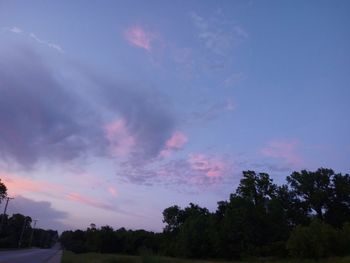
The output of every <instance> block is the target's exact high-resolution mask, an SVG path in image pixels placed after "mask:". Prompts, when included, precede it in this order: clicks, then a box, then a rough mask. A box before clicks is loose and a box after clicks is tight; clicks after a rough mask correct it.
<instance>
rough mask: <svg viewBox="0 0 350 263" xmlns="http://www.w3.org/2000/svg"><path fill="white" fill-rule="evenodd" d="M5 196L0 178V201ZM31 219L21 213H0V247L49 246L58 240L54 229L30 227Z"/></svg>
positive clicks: (5, 192) (5, 190)
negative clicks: (9, 214) (10, 214)
mask: <svg viewBox="0 0 350 263" xmlns="http://www.w3.org/2000/svg"><path fill="white" fill-rule="evenodd" d="M6 197H7V188H6V186H5V185H4V184H3V183H1V180H0V203H1V201H3V200H4V199H5V198H6ZM31 223H32V219H31V218H30V217H29V216H24V215H22V214H13V215H12V216H11V217H9V216H8V215H4V214H2V215H0V248H19V247H20V248H25V247H41V248H50V247H52V246H53V245H54V244H55V243H56V241H57V240H58V233H57V231H54V230H44V229H40V228H36V229H34V228H32V227H31Z"/></svg>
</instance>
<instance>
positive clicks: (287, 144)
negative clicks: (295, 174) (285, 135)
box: [261, 140, 302, 166]
mask: <svg viewBox="0 0 350 263" xmlns="http://www.w3.org/2000/svg"><path fill="white" fill-rule="evenodd" d="M297 145H298V142H297V141H296V140H293V141H283V140H280V141H278V140H276V141H271V142H269V143H268V144H267V146H266V147H264V148H263V149H261V153H262V154H263V155H264V156H267V157H272V158H279V159H283V160H285V161H286V162H287V163H288V164H291V165H293V166H298V165H300V164H302V160H301V157H300V156H299V155H298V153H297V151H296V148H297Z"/></svg>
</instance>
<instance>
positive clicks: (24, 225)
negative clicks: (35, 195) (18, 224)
mask: <svg viewBox="0 0 350 263" xmlns="http://www.w3.org/2000/svg"><path fill="white" fill-rule="evenodd" d="M26 224H27V217H25V218H24V222H23V227H22V232H21V236H20V237H19V240H18V248H21V245H22V239H23V235H24V230H25V229H26Z"/></svg>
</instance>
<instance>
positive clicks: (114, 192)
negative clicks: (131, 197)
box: [108, 186, 118, 197]
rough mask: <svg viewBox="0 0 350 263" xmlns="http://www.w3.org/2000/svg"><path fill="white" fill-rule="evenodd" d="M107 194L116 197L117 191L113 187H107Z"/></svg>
mask: <svg viewBox="0 0 350 263" xmlns="http://www.w3.org/2000/svg"><path fill="white" fill-rule="evenodd" d="M108 192H109V193H110V194H111V195H112V196H114V197H116V196H117V195H118V191H117V189H116V188H115V187H113V186H110V187H108Z"/></svg>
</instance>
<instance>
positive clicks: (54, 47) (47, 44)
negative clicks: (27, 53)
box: [29, 33, 64, 53]
mask: <svg viewBox="0 0 350 263" xmlns="http://www.w3.org/2000/svg"><path fill="white" fill-rule="evenodd" d="M29 36H30V37H31V38H32V39H34V40H35V41H36V42H38V43H39V44H42V45H46V46H48V47H50V48H53V49H55V50H57V51H58V52H60V53H64V50H63V48H62V47H61V46H60V45H58V44H55V43H51V42H48V41H45V40H42V39H40V38H39V37H37V36H36V35H35V34H33V33H30V34H29Z"/></svg>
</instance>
